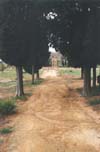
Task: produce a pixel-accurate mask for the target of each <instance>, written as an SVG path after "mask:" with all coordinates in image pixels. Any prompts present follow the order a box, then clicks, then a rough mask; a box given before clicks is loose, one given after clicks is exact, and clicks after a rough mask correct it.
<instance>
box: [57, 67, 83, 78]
mask: <svg viewBox="0 0 100 152" xmlns="http://www.w3.org/2000/svg"><path fill="white" fill-rule="evenodd" d="M59 74H60V75H66V74H68V75H73V76H80V75H81V70H80V69H73V68H61V69H59Z"/></svg>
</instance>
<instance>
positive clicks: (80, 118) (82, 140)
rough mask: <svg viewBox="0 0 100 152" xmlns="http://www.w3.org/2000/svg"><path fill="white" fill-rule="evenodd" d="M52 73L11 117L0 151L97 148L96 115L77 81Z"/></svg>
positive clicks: (94, 151) (91, 151) (89, 151)
mask: <svg viewBox="0 0 100 152" xmlns="http://www.w3.org/2000/svg"><path fill="white" fill-rule="evenodd" d="M50 73H51V74H52V70H51V72H50V71H49V76H50ZM44 75H45V77H46V76H48V74H47V75H46V74H44ZM53 75H54V73H53ZM55 75H56V77H54V78H52V77H51V78H49V79H47V80H46V81H45V82H44V83H43V84H41V85H40V86H38V87H36V88H35V90H34V92H33V96H32V97H31V98H30V99H29V100H28V101H27V102H26V103H24V104H23V105H21V107H20V112H19V114H18V115H17V116H16V117H14V120H13V125H14V132H13V133H12V134H11V136H10V138H9V140H8V141H7V143H6V148H5V150H0V152H4V151H5V152H99V151H100V120H99V119H100V117H99V116H98V117H97V114H96V113H95V112H94V111H93V110H92V109H91V108H90V107H88V106H87V105H86V104H85V101H86V99H85V98H83V97H82V96H81V95H80V94H79V93H78V92H77V87H78V86H80V87H81V85H82V83H81V81H80V80H77V81H76V78H73V77H71V76H70V77H69V76H66V77H58V76H57V73H56V74H55Z"/></svg>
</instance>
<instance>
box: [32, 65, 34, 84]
mask: <svg viewBox="0 0 100 152" xmlns="http://www.w3.org/2000/svg"><path fill="white" fill-rule="evenodd" d="M32 84H34V66H32Z"/></svg>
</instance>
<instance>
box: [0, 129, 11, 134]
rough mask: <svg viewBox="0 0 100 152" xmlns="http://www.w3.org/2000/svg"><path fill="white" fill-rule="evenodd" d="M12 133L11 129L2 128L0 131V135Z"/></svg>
mask: <svg viewBox="0 0 100 152" xmlns="http://www.w3.org/2000/svg"><path fill="white" fill-rule="evenodd" d="M12 131H13V130H12V128H3V129H1V130H0V134H9V133H11V132H12Z"/></svg>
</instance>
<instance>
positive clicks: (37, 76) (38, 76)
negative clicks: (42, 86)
mask: <svg viewBox="0 0 100 152" xmlns="http://www.w3.org/2000/svg"><path fill="white" fill-rule="evenodd" d="M36 79H37V80H39V79H40V75H39V70H38V71H37V73H36Z"/></svg>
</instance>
